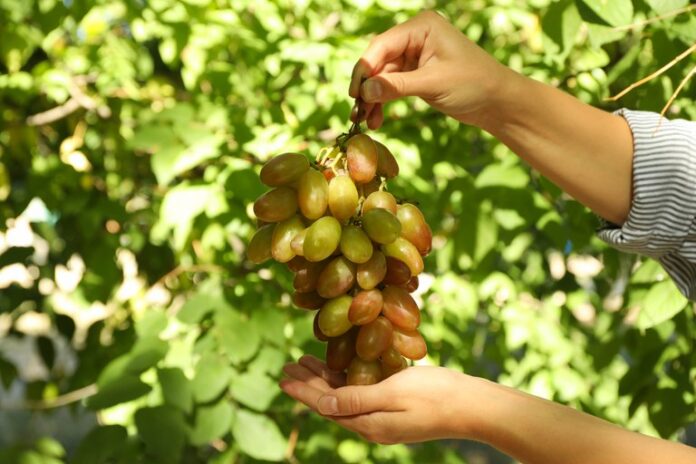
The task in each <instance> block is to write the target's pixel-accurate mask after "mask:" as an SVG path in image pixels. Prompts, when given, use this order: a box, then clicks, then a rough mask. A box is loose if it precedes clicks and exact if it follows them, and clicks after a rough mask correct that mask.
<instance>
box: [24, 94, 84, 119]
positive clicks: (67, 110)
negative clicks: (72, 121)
mask: <svg viewBox="0 0 696 464" xmlns="http://www.w3.org/2000/svg"><path fill="white" fill-rule="evenodd" d="M81 107H82V106H81V105H80V103H79V102H78V101H77V100H76V99H74V98H70V99H69V100H68V101H66V102H65V103H63V104H62V105H60V106H56V107H55V108H51V109H50V110H46V111H43V112H41V113H37V114H34V115H31V116H29V117H27V124H29V125H30V126H43V125H44V124H50V123H52V122H55V121H58V120H59V119H63V118H64V117H66V116H70V115H71V114H72V113H74V112H75V111H77V110H79V109H80V108H81Z"/></svg>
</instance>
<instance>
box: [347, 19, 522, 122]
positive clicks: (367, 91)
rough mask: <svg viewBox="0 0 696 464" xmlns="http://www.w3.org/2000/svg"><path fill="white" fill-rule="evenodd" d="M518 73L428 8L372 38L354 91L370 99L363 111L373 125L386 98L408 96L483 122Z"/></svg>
mask: <svg viewBox="0 0 696 464" xmlns="http://www.w3.org/2000/svg"><path fill="white" fill-rule="evenodd" d="M513 75H514V73H513V72H512V71H511V70H509V69H508V68H506V67H505V66H503V65H502V64H500V63H498V62H497V61H496V60H495V59H493V58H492V57H491V56H490V55H488V54H487V53H486V52H485V51H484V50H482V49H481V48H480V47H478V46H477V45H476V44H475V43H473V42H472V41H471V40H469V39H468V38H466V36H464V34H462V33H461V32H460V31H459V30H458V29H456V28H455V27H454V26H453V25H452V24H450V23H449V22H447V20H445V19H444V18H443V17H442V16H440V15H439V14H437V13H434V12H432V11H426V12H423V13H421V14H419V15H417V16H415V17H414V18H412V19H410V20H409V21H406V22H405V23H403V24H399V25H398V26H395V27H393V28H391V29H389V30H387V31H386V32H384V33H382V34H380V35H378V36H376V37H375V38H374V39H373V40H372V41H371V42H370V45H369V47H368V48H367V50H366V51H365V53H364V54H363V55H362V57H361V58H360V60H359V61H358V63H357V64H356V65H355V67H354V69H353V75H352V79H351V83H350V89H349V93H350V95H351V96H352V97H353V98H358V97H360V98H361V99H362V100H363V101H364V104H363V105H364V106H363V108H362V109H363V110H364V111H363V112H362V113H363V114H361V116H362V118H364V119H367V124H368V127H370V128H371V129H376V128H378V127H379V126H381V125H382V122H383V120H384V116H383V112H382V104H383V103H385V102H388V101H390V100H394V99H397V98H400V97H405V96H418V97H421V98H423V99H424V100H425V101H426V102H427V103H429V104H430V105H431V106H433V107H434V108H436V109H438V110H440V111H442V112H443V113H445V114H447V115H449V116H452V117H454V118H456V119H458V120H460V121H462V122H465V123H468V124H477V121H478V120H479V119H480V118H481V117H485V115H484V114H483V113H485V112H486V111H487V109H489V108H492V107H494V106H495V105H496V101H495V100H496V98H497V97H498V96H499V94H500V91H501V90H503V89H504V88H505V81H506V80H507V79H509V78H510V77H511V76H513ZM356 118H357V115H356V114H354V115H353V119H354V120H355V119H356Z"/></svg>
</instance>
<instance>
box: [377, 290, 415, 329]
mask: <svg viewBox="0 0 696 464" xmlns="http://www.w3.org/2000/svg"><path fill="white" fill-rule="evenodd" d="M382 298H383V299H384V306H382V313H383V314H384V316H385V317H386V318H387V319H389V321H390V322H391V323H392V324H394V326H395V327H398V328H400V329H403V330H407V331H412V330H416V329H417V328H418V325H419V324H420V310H419V309H418V305H417V304H416V302H415V301H414V300H413V297H412V296H411V295H409V293H408V292H407V291H406V290H405V289H403V288H401V287H390V286H387V287H385V288H384V290H382Z"/></svg>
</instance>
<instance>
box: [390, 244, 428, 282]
mask: <svg viewBox="0 0 696 464" xmlns="http://www.w3.org/2000/svg"><path fill="white" fill-rule="evenodd" d="M382 252H383V253H384V255H385V256H387V257H392V258H396V259H398V260H399V261H403V262H404V263H406V265H407V266H408V268H409V269H410V270H411V275H418V274H420V273H421V272H423V257H422V256H421V254H420V253H419V252H418V249H417V248H416V247H415V246H414V245H413V243H411V242H409V241H408V240H406V239H405V238H403V237H399V238H397V239H396V240H394V241H393V242H392V243H388V244H386V245H382Z"/></svg>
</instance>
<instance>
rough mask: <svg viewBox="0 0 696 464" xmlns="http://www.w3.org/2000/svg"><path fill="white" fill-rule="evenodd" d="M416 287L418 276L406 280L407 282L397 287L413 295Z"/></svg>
mask: <svg viewBox="0 0 696 464" xmlns="http://www.w3.org/2000/svg"><path fill="white" fill-rule="evenodd" d="M418 285H419V281H418V276H412V277H411V278H410V279H408V282H406V283H405V284H401V285H399V287H401V288H404V289H406V291H407V292H408V293H413V292H415V291H416V290H418Z"/></svg>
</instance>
